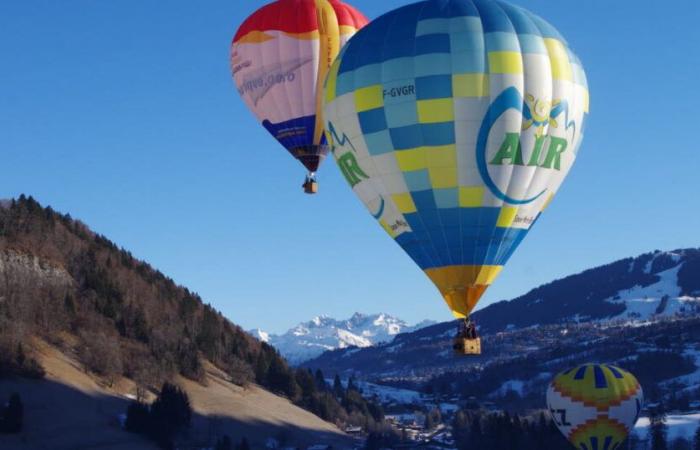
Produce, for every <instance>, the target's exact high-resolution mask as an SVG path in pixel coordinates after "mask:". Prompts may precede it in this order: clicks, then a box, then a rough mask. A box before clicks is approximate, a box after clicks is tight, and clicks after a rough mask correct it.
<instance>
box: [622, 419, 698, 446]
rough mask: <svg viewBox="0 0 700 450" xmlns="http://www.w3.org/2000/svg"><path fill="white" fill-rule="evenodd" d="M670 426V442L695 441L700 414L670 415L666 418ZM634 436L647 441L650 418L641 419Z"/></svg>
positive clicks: (635, 428)
mask: <svg viewBox="0 0 700 450" xmlns="http://www.w3.org/2000/svg"><path fill="white" fill-rule="evenodd" d="M666 425H667V426H668V440H669V441H673V440H674V439H677V438H685V439H689V440H691V439H693V435H694V434H695V430H697V429H698V426H700V413H696V414H685V415H668V416H667V418H666ZM634 434H636V435H637V437H639V438H640V439H646V438H647V436H648V434H649V418H648V417H640V418H639V420H638V421H637V424H636V425H635V426H634Z"/></svg>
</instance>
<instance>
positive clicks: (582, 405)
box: [547, 364, 644, 450]
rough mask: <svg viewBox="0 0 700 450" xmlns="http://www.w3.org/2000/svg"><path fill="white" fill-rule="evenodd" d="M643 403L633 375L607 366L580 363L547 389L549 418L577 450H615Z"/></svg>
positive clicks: (558, 377) (625, 435)
mask: <svg viewBox="0 0 700 450" xmlns="http://www.w3.org/2000/svg"><path fill="white" fill-rule="evenodd" d="M643 403H644V396H643V393H642V388H641V386H640V385H639V382H638V381H637V379H636V378H635V377H634V375H632V374H631V373H629V372H627V371H625V370H623V369H620V368H619V367H616V366H612V365H608V364H584V365H582V366H578V367H575V368H573V369H570V370H567V371H565V372H562V373H560V374H559V375H557V376H556V377H555V378H554V380H553V381H552V383H551V384H550V386H549V389H548V390H547V408H548V409H549V413H550V414H551V416H552V419H553V420H554V422H555V423H556V424H557V427H558V428H559V431H561V432H562V433H563V434H564V436H566V438H567V439H569V441H570V442H571V443H572V444H573V445H574V447H576V448H577V449H579V450H615V449H618V448H619V445H620V444H621V443H622V442H623V441H624V440H625V438H626V437H627V435H628V434H629V432H630V431H631V430H632V427H633V426H634V424H635V423H636V422H637V419H638V418H639V412H640V411H641V409H642V404H643Z"/></svg>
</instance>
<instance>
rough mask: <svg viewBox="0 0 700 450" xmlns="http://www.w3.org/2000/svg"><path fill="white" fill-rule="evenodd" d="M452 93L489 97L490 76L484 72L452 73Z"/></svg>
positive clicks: (456, 95)
mask: <svg viewBox="0 0 700 450" xmlns="http://www.w3.org/2000/svg"><path fill="white" fill-rule="evenodd" d="M452 94H453V95H454V96H455V97H487V96H488V95H489V77H488V76H487V75H486V74H484V73H460V74H456V75H452Z"/></svg>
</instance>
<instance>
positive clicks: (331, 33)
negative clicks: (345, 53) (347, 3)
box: [313, 0, 340, 145]
mask: <svg viewBox="0 0 700 450" xmlns="http://www.w3.org/2000/svg"><path fill="white" fill-rule="evenodd" d="M316 19H317V22H318V34H319V37H320V39H319V61H318V73H317V77H316V86H323V82H324V81H325V80H326V75H328V71H329V70H330V67H331V65H332V64H333V61H334V60H335V57H336V56H338V53H339V52H340V29H339V26H338V17H337V16H336V15H335V10H334V9H333V5H331V3H330V2H329V1H328V0H316ZM322 104H323V89H317V90H316V126H315V128H314V141H313V142H314V145H319V144H320V143H321V138H322V137H323V131H324V126H323V110H322V107H321V106H322Z"/></svg>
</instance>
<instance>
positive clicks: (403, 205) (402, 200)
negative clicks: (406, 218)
mask: <svg viewBox="0 0 700 450" xmlns="http://www.w3.org/2000/svg"><path fill="white" fill-rule="evenodd" d="M391 198H392V200H394V203H395V204H396V207H397V208H399V211H400V212H401V213H402V214H406V213H412V212H416V205H415V203H413V197H411V193H410V192H404V193H401V194H392V195H391Z"/></svg>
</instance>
